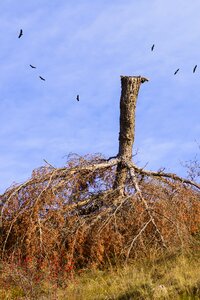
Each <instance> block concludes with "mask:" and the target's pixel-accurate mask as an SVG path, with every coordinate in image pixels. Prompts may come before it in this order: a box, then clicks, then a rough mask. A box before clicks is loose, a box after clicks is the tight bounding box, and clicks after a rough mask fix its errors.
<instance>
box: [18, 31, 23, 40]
mask: <svg viewBox="0 0 200 300" xmlns="http://www.w3.org/2000/svg"><path fill="white" fill-rule="evenodd" d="M22 35H23V31H22V29H20V33H19V36H18V38H19V39H20V37H21V36H22Z"/></svg>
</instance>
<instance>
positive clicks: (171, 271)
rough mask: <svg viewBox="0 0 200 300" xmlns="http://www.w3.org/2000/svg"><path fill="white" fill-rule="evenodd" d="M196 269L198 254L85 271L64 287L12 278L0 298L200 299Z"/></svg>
mask: <svg viewBox="0 0 200 300" xmlns="http://www.w3.org/2000/svg"><path fill="white" fill-rule="evenodd" d="M199 270H200V260H199V255H198V254H196V255H192V256H191V255H187V256H186V255H178V256H176V257H173V256H168V257H166V256H165V257H162V258H160V259H159V260H156V259H155V258H151V259H143V260H140V261H133V262H132V263H130V264H128V265H127V266H118V267H115V268H114V267H109V268H108V269H107V270H85V271H83V273H81V274H80V275H75V276H74V278H73V279H71V280H68V282H67V284H66V286H65V287H64V285H63V283H64V282H61V283H60V284H59V285H56V286H55V284H53V283H52V282H48V281H46V280H43V281H41V282H40V283H37V284H36V283H35V284H34V282H32V283H31V282H30V278H27V279H26V278H24V277H23V280H22V278H21V281H20V280H19V278H16V279H15V280H12V284H10V285H7V287H3V286H1V287H0V299H1V300H6V299H7V300H10V299H35V300H36V299H41V300H42V299H44V300H47V299H51V300H54V299H58V300H61V299H62V300H76V299H77V300H79V299H80V300H82V299H83V300H95V299H96V300H104V299H117V300H126V299H138V300H143V299H144V300H148V299H182V300H186V299H200V271H199ZM7 272H8V270H7ZM10 272H12V273H13V270H10ZM9 276H11V274H8V273H7V277H9ZM4 277H5V273H4ZM25 286H26V288H25ZM62 286H63V287H62Z"/></svg>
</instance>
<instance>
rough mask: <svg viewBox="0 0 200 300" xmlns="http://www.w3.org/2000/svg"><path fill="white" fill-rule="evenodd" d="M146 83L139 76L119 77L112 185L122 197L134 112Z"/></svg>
mask: <svg viewBox="0 0 200 300" xmlns="http://www.w3.org/2000/svg"><path fill="white" fill-rule="evenodd" d="M145 81H148V80H147V79H146V78H144V77H140V76H121V87H122V91H121V99H120V132H119V152H118V155H117V157H118V159H119V162H118V165H117V172H116V178H115V182H114V185H113V188H114V189H117V191H118V194H119V195H121V196H123V194H124V187H125V182H126V177H127V162H131V160H132V150H133V144H134V138H135V110H136V103H137V97H138V93H139V89H140V85H141V83H143V82H145Z"/></svg>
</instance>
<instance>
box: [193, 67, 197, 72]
mask: <svg viewBox="0 0 200 300" xmlns="http://www.w3.org/2000/svg"><path fill="white" fill-rule="evenodd" d="M196 68H197V65H196V66H195V67H194V69H193V73H195V71H196Z"/></svg>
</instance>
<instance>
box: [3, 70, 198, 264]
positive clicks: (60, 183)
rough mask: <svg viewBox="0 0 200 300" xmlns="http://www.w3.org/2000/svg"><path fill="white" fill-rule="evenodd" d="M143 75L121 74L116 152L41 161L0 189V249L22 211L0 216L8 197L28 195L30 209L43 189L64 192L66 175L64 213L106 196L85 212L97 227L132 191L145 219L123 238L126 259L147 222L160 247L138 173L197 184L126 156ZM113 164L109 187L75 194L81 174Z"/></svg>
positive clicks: (15, 198)
mask: <svg viewBox="0 0 200 300" xmlns="http://www.w3.org/2000/svg"><path fill="white" fill-rule="evenodd" d="M146 81H148V80H147V79H146V78H144V77H141V76H121V86H122V91H121V99H120V132H119V151H118V155H117V156H114V157H110V158H109V159H99V158H98V159H93V160H90V161H87V160H84V159H82V160H80V161H81V163H79V164H75V165H68V166H67V167H63V168H55V167H53V166H52V165H51V164H49V163H48V162H47V161H45V162H46V163H47V164H48V171H47V172H38V173H36V175H34V176H32V178H31V179H29V180H27V181H26V182H24V183H23V184H21V185H17V186H16V185H15V186H13V187H10V188H9V189H8V190H6V191H5V193H4V194H2V195H0V224H1V223H2V224H1V225H0V227H1V226H2V227H3V228H4V222H5V223H6V222H7V223H8V222H9V225H8V226H9V229H8V230H7V233H6V237H5V239H4V241H3V251H2V253H3V254H4V252H5V249H6V244H7V241H8V239H9V235H10V233H11V230H12V227H13V226H14V224H15V223H16V222H17V220H18V218H19V217H20V215H21V214H22V213H23V210H20V209H19V212H18V211H17V210H16V214H14V215H13V217H12V218H11V219H9V218H8V217H6V216H5V215H6V213H7V214H8V213H9V204H10V203H12V202H13V203H17V201H21V202H23V201H24V202H26V199H28V201H32V202H31V205H29V208H28V209H29V210H31V211H33V210H34V208H35V207H36V206H37V205H38V203H39V202H42V201H43V200H42V199H43V198H42V197H43V196H44V194H45V193H47V192H50V193H51V194H52V195H53V196H56V197H57V198H59V197H58V194H59V192H60V191H61V192H63V191H65V193H66V194H67V192H66V186H67V183H68V182H70V180H71V181H73V179H74V178H79V181H80V184H79V193H77V194H76V195H75V197H74V198H73V200H72V201H71V200H70V197H68V196H66V197H68V198H67V199H68V200H69V201H68V202H67V213H68V215H70V213H71V212H74V214H75V213H77V210H80V209H81V208H83V211H84V209H85V207H87V206H88V205H89V206H90V205H91V204H93V203H94V204H95V203H97V202H98V199H99V198H100V200H101V201H99V202H98V203H104V200H105V202H106V201H107V200H108V202H107V203H106V205H105V206H104V207H103V209H102V210H101V209H100V210H99V211H98V212H99V215H98V217H96V216H95V217H94V218H93V215H92V213H91V219H90V221H91V223H90V226H93V224H94V222H97V221H98V220H102V216H103V218H104V220H105V222H103V224H101V222H100V229H99V230H102V228H104V226H105V224H108V223H109V222H110V220H111V219H112V218H113V216H115V215H116V213H117V212H118V211H119V210H122V209H123V203H125V201H129V200H130V199H131V197H133V194H134V197H135V198H137V200H139V201H140V203H142V206H143V207H144V211H145V214H146V216H147V218H146V221H145V223H143V224H142V226H141V228H139V229H138V232H137V234H136V235H135V236H133V238H132V242H131V243H130V244H129V248H128V252H127V259H128V257H129V254H130V252H131V250H132V247H133V244H134V243H135V241H136V240H138V238H139V237H140V236H141V235H142V234H143V233H144V231H145V230H146V228H147V227H148V226H149V224H151V225H152V226H153V228H154V229H155V232H156V233H157V236H158V237H159V241H160V242H161V244H162V246H163V247H166V243H165V240H164V237H163V235H162V233H161V231H160V228H158V227H159V226H157V222H156V218H155V214H154V212H153V210H152V208H149V204H148V201H147V200H146V198H145V197H144V194H143V193H142V188H141V185H140V182H139V180H138V178H139V176H146V177H148V178H149V177H150V178H152V179H155V178H156V179H157V178H159V179H160V180H161V181H162V182H164V183H165V184H169V185H170V184H171V182H170V181H169V180H171V181H173V182H179V183H181V184H182V185H190V186H192V187H193V188H194V189H195V193H196V192H198V191H199V190H200V184H198V183H197V182H195V181H192V180H189V179H185V178H182V177H179V176H177V175H176V174H173V173H165V172H164V171H163V170H162V171H157V172H154V171H148V170H145V169H142V168H139V167H138V166H137V165H135V164H134V162H133V161H132V150H133V144H134V137H135V110H136V103H137V97H138V93H139V88H140V85H141V83H144V82H146ZM113 169H114V170H115V176H114V179H113V180H112V182H111V186H109V190H105V189H103V190H101V191H100V192H99V193H98V195H96V194H95V195H92V196H91V193H90V192H88V195H87V197H85V198H82V197H81V194H83V193H84V189H87V186H88V183H87V182H86V184H83V183H82V181H81V180H83V179H85V180H86V178H88V177H89V176H91V178H92V180H93V179H94V178H95V176H96V174H97V173H98V172H99V173H100V172H102V173H103V172H107V171H109V172H111V170H113ZM112 178H113V177H112ZM80 179H81V180H80ZM127 179H128V180H129V183H131V188H132V187H133V189H134V192H133V193H132V194H130V195H126V193H125V187H126V181H127ZM90 182H91V181H90ZM72 183H73V182H72ZM37 187H40V189H39V190H38V192H37V193H36V196H34V197H36V198H31V197H32V196H31V197H29V198H30V199H29V198H27V191H29V189H30V191H31V193H32V194H34V191H35V189H36V188H37ZM83 187H84V189H83ZM70 188H71V187H69V189H70ZM32 194H31V195H32ZM23 197H24V200H23ZM18 199H19V200H18ZM115 200H116V201H115ZM109 201H110V202H109ZM24 202H23V205H24V208H23V209H24V211H25V208H26V206H25V204H24ZM130 202H131V201H130ZM44 204H45V203H44ZM98 205H99V204H98ZM98 205H97V206H98ZM100 205H101V204H100ZM103 205H104V204H103ZM131 205H132V202H131V204H130V207H132V206H131ZM133 205H134V204H133ZM105 207H106V208H105ZM104 208H105V209H104ZM86 210H87V209H86ZM31 214H32V212H31ZM72 215H73V213H72ZM98 218H99V219H98ZM8 220H11V221H8ZM38 224H39V225H38V226H39V227H40V232H42V228H41V226H42V225H40V223H39V221H38ZM77 230H78V229H77ZM41 236H42V234H41ZM41 243H42V238H41ZM3 254H2V256H3Z"/></svg>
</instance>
